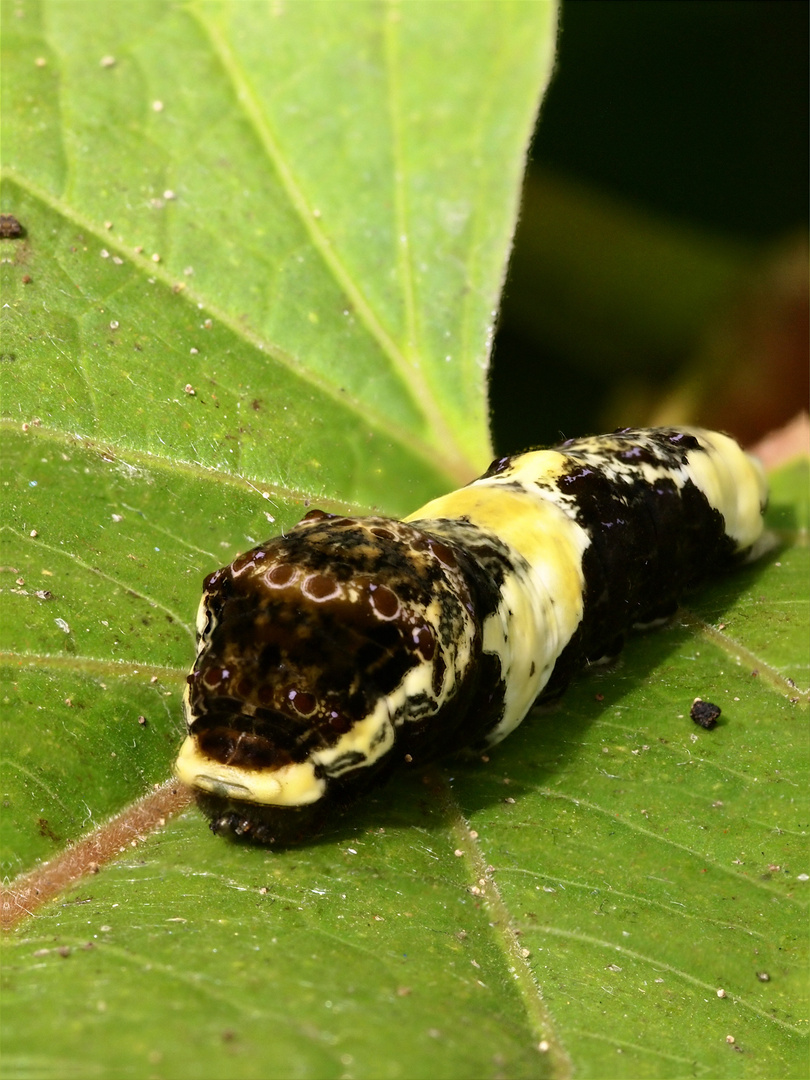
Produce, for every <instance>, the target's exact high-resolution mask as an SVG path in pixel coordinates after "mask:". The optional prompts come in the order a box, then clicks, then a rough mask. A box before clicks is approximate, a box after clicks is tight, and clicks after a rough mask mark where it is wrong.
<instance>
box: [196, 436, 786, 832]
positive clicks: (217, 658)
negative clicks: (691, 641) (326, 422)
mask: <svg viewBox="0 0 810 1080" xmlns="http://www.w3.org/2000/svg"><path fill="white" fill-rule="evenodd" d="M766 495H767V491H766V485H765V480H764V477H763V474H762V470H761V468H760V467H759V465H758V463H757V462H756V461H755V460H754V459H752V458H750V457H749V456H748V455H747V454H745V453H744V452H743V451H742V450H741V449H740V447H739V446H738V445H737V443H736V442H734V440H733V439H730V438H729V437H728V436H725V435H720V434H718V433H716V432H709V431H703V430H700V429H674V428H657V429H651V430H630V429H627V430H623V431H619V432H615V433H614V434H612V435H604V436H599V437H595V438H590V439H578V440H572V441H569V442H566V443H563V444H562V445H561V446H559V447H556V448H554V449H551V450H532V451H527V452H526V453H524V454H518V455H515V456H513V457H505V458H500V459H498V460H497V461H496V462H494V463H493V464H492V465H491V466H490V468H489V469H488V470H487V472H485V473H484V475H483V476H482V477H480V478H479V479H478V480H475V481H473V482H472V483H471V484H468V485H467V486H466V487H464V488H461V489H460V490H458V491H454V492H451V493H450V494H449V495H445V496H443V497H442V498H439V499H436V500H434V501H433V502H431V503H428V504H427V506H424V507H422V508H421V509H420V510H418V511H417V512H416V513H415V514H412V515H411V516H410V517H409V518H408V519H406V520H405V521H396V520H392V519H390V518H384V517H366V518H348V517H339V516H335V515H331V514H326V513H324V512H323V511H320V510H313V511H311V512H310V513H308V514H307V515H306V516H305V517H304V518H303V520H302V521H300V522H299V524H298V525H296V526H295V528H293V529H292V530H291V531H290V532H289V533H287V534H286V535H285V536H277V537H274V538H273V539H271V540H268V541H267V542H266V543H264V544H260V545H259V546H258V547H256V548H254V549H253V550H252V551H248V552H246V553H245V554H243V555H240V556H238V558H236V559H235V560H234V561H233V562H232V563H231V565H230V566H226V567H223V568H222V569H221V570H217V571H216V572H215V573H213V574H210V575H209V576H208V577H207V578H206V579H205V583H204V591H203V597H202V601H201V603H200V610H199V614H198V621H197V625H198V652H197V658H196V660H195V663H194V666H193V668H192V671H191V674H190V675H189V676H188V679H187V687H186V692H185V697H184V706H185V714H186V721H187V724H188V737H187V739H186V740H185V742H184V744H183V747H182V749H181V751H180V755H179V757H178V761H177V765H176V772H177V775H178V776H179V778H180V779H181V780H182V781H183V782H185V783H186V784H189V785H190V786H191V787H193V788H194V789H195V791H196V793H197V796H198V800H199V802H200V805H201V806H202V808H203V810H204V811H205V812H206V813H207V814H208V815H209V816H210V818H211V828H212V829H213V830H214V832H217V833H223V834H228V835H231V836H234V837H244V838H246V839H249V840H253V841H256V842H260V843H273V842H280V843H286V842H290V841H294V840H300V839H304V838H306V837H307V836H309V835H311V834H312V833H313V832H314V831H316V830H317V829H318V828H319V827H320V825H321V824H322V823H323V821H325V820H326V819H327V817H328V815H330V814H332V813H333V812H334V810H335V808H342V807H343V806H344V805H345V804H347V803H348V802H350V801H351V800H352V799H353V798H355V797H356V796H357V795H359V794H361V793H362V792H363V791H364V790H366V789H367V788H368V786H369V785H370V784H372V783H376V782H379V781H380V780H382V779H384V778H385V777H386V776H388V774H389V773H390V772H391V771H392V770H393V769H394V768H395V767H397V766H399V765H400V764H401V763H403V762H409V763H410V762H413V763H416V764H421V763H424V762H427V761H430V760H432V759H434V758H437V757H439V756H441V755H444V754H448V753H452V752H453V751H456V750H459V749H462V748H464V747H481V748H483V747H487V746H491V745H493V744H494V743H497V742H499V741H500V740H501V739H503V738H504V737H505V736H506V735H508V734H509V732H510V731H512V730H513V729H514V728H515V727H516V726H517V725H518V724H519V723H520V722H521V720H522V719H523V718H524V716H525V715H526V713H527V712H528V711H529V709H530V708H531V706H532V705H533V704H534V702H535V701H536V700H539V699H544V698H549V697H552V696H556V695H557V694H559V693H561V692H562V690H563V689H564V688H565V686H566V685H567V684H568V682H569V681H570V679H571V676H572V675H573V674H574V672H575V671H576V670H577V669H578V668H580V667H581V666H582V665H583V664H586V663H588V662H593V661H596V660H598V659H600V658H603V657H606V656H613V655H615V654H616V653H617V652H618V651H619V650H620V649H621V647H622V641H623V637H624V634H625V633H626V632H627V631H628V630H629V629H630V628H631V627H633V626H637V625H640V624H649V623H653V622H656V621H658V620H662V619H664V618H666V617H667V616H669V615H671V614H672V612H673V611H674V610H675V607H676V605H677V603H678V600H679V598H680V597H681V596H682V594H683V592H684V591H685V590H686V589H688V588H691V587H692V586H693V585H694V584H696V583H697V582H698V581H700V580H701V579H702V578H705V577H707V576H708V575H710V574H712V573H713V572H715V571H716V570H717V569H719V568H721V567H723V566H724V565H728V564H731V563H732V562H734V561H735V560H739V559H740V558H741V557H743V556H744V555H745V554H746V553H748V552H750V549H751V547H752V545H754V543H755V542H756V541H757V540H758V539H759V538H760V535H761V533H762V511H763V509H764V505H765V501H766Z"/></svg>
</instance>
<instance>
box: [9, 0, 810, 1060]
mask: <svg viewBox="0 0 810 1080" xmlns="http://www.w3.org/2000/svg"><path fill="white" fill-rule="evenodd" d="M101 12H103V17H101V14H100V13H101ZM554 17H555V15H554V10H553V7H552V6H551V5H546V4H537V3H536V4H509V3H501V4H486V3H479V4H465V5H457V4H444V3H432V4H424V5H423V4H418V3H409V4H403V5H393V4H392V5H387V6H382V5H377V4H361V3H352V4H341V3H330V4H309V3H306V2H300V0H299V2H297V3H290V4H278V5H270V6H267V5H254V4H252V3H246V2H242V3H240V4H189V5H167V4H163V3H147V2H137V3H133V4H115V5H103V6H101V5H99V6H96V5H89V4H73V3H54V4H47V3H43V4H41V5H34V4H32V5H30V6H29V5H25V6H23V5H22V4H21V3H20V4H14V5H8V6H4V7H3V19H4V23H3V49H4V57H3V77H4V80H7V81H6V85H5V86H4V91H3V109H4V111H3V125H4V144H3V188H2V210H3V212H13V213H15V214H16V215H17V217H18V218H19V219H20V221H21V222H22V224H23V226H24V228H25V230H26V235H25V236H24V237H23V238H22V239H20V240H15V241H11V240H2V241H0V258H2V262H0V272H2V286H3V300H4V304H7V305H8V307H7V308H6V312H7V318H6V320H5V323H4V327H3V349H2V352H3V355H4V356H5V357H8V359H6V360H4V362H3V364H2V367H0V374H1V375H2V378H3V383H2V395H3V397H2V403H3V411H4V417H5V419H4V421H3V424H4V426H3V429H2V438H3V448H2V469H3V477H2V479H3V484H4V485H5V486H3V487H2V491H3V526H4V529H3V533H2V536H3V557H2V566H3V593H2V596H3V616H2V619H0V634H2V646H1V647H2V653H3V660H4V666H5V669H6V678H5V682H4V688H3V693H2V698H3V703H4V706H5V708H4V709H3V711H2V724H3V728H2V731H3V756H4V759H5V762H4V770H3V776H4V812H3V831H2V858H3V866H4V873H6V874H8V875H9V876H14V875H16V874H18V873H20V872H22V871H25V870H27V869H30V868H34V870H35V871H36V870H37V868H38V867H41V861H42V860H44V859H48V858H51V857H54V856H58V855H60V854H61V853H63V852H64V851H65V850H66V847H67V845H69V844H70V843H72V842H73V841H76V840H78V839H79V838H80V837H82V836H83V835H85V834H87V833H88V832H89V833H91V835H92V834H93V832H94V830H98V829H99V828H101V827H102V826H103V824H104V822H105V819H106V818H107V817H109V815H112V814H120V813H121V812H122V811H123V812H126V811H127V809H128V808H129V807H130V806H131V805H132V803H133V800H134V799H136V797H137V796H139V795H141V794H143V793H144V792H147V791H149V790H150V789H151V786H152V785H153V784H155V783H157V782H160V781H161V780H163V779H165V778H166V776H167V775H168V774H169V771H170V768H171V762H172V759H173V757H174V754H175V753H176V749H177V745H178V743H179V740H180V738H181V729H182V721H181V717H180V709H179V693H180V689H181V687H182V682H183V676H184V673H185V671H186V669H187V667H188V665H189V663H190V659H191V652H192V641H191V637H192V627H193V618H194V610H195V607H196V603H197V600H198V598H199V592H200V581H201V578H202V576H203V575H204V574H205V573H207V572H209V571H210V570H211V569H213V568H214V567H216V566H217V565H220V564H222V563H224V562H226V561H228V560H229V559H230V558H231V557H232V556H233V555H234V554H235V553H236V552H237V551H238V550H239V549H242V548H245V547H247V546H250V545H251V544H252V543H254V542H256V541H258V540H261V539H263V538H265V537H266V536H267V535H269V534H271V533H273V532H276V531H278V530H279V529H282V528H286V527H288V526H290V525H291V524H292V523H294V522H295V521H296V520H297V518H298V517H300V515H301V512H302V510H303V508H304V507H305V506H306V505H308V504H310V503H311V502H312V501H313V500H317V501H318V502H320V503H321V504H323V505H326V506H327V507H332V506H334V507H345V508H347V509H353V510H362V509H365V508H369V507H380V508H382V509H384V510H385V511H387V512H390V513H402V512H407V511H409V510H411V509H413V508H414V507H415V506H416V505H418V504H419V502H420V501H422V500H424V499H425V498H427V497H429V496H431V495H433V494H435V493H437V492H439V491H441V490H443V489H446V488H448V487H449V486H452V485H453V484H455V483H457V482H459V481H460V480H462V479H466V478H468V477H469V476H471V475H472V474H473V473H474V472H475V471H476V470H477V469H479V468H480V467H481V466H482V465H483V464H485V463H486V458H487V455H488V452H489V447H488V436H487V431H486V423H485V420H486V405H485V386H484V370H485V367H486V362H487V356H488V347H489V336H490V334H491V326H492V320H493V312H494V310H495V307H496V305H497V297H498V292H499V288H500V283H501V280H502V276H503V269H504V262H505V257H506V253H507V249H508V246H509V237H510V235H511V230H512V227H513V224H514V217H515V213H516V204H517V194H518V189H519V183H520V175H521V169H522V160H523V152H524V149H525V146H526V143H527V140H528V137H529V134H530V131H531V127H532V122H533V117H534V111H535V109H536V104H537V100H538V97H539V94H540V91H541V89H542V86H543V85H544V83H545V81H546V79H547V78H548V73H549V69H550V63H551V55H552V53H551V50H552V44H553V24H554ZM38 60H44V61H45V63H44V65H43V64H38V63H37V61H38ZM110 60H112V61H113V62H110ZM155 102H160V103H162V108H160V109H157V108H155V107H154V103H155ZM167 191H170V192H172V193H173V195H174V197H173V198H172V197H168V196H167V195H166V194H165V193H166V192H167ZM106 222H110V223H111V224H110V228H107V227H106ZM136 247H142V249H143V250H142V251H140V252H138V251H136V250H135V249H136ZM104 251H106V252H107V257H105V256H104V255H103V252H104ZM152 254H159V255H160V261H159V262H153V261H152V259H151V256H152ZM116 260H119V261H116ZM186 269H190V270H192V271H193V272H192V273H188V274H186V273H185V271H186ZM26 277H27V278H28V279H30V280H28V281H26V280H25V278H26ZM182 286H184V287H182ZM192 350H196V351H194V352H192ZM447 357H449V358H450V359H449V360H448V359H447ZM186 387H189V390H188V391H187V390H186ZM192 390H193V391H194V393H193V394H192V393H191V391H192ZM774 489H775V497H774V500H773V502H774V506H773V509H772V515H773V516H772V521H773V524H774V527H775V528H776V529H777V530H778V535H779V540H780V544H781V547H780V548H779V549H778V550H776V551H775V552H774V553H772V554H771V556H769V557H768V559H767V560H765V561H763V562H762V563H760V564H757V565H754V566H751V567H749V568H746V569H745V570H744V571H743V572H742V573H741V574H738V575H736V576H734V577H729V578H728V579H724V580H723V581H721V582H719V583H718V584H717V585H716V586H715V587H713V588H712V589H710V590H709V591H708V592H707V593H705V594H703V595H702V596H701V597H700V600H699V602H697V601H696V606H695V607H694V608H693V609H692V611H691V613H689V614H685V615H684V616H683V618H681V619H678V620H676V621H675V622H674V623H673V625H672V626H671V627H669V628H666V629H665V630H663V631H662V632H660V633H658V634H652V635H649V636H646V637H644V638H639V639H637V640H635V641H633V642H632V643H631V645H630V646H629V647H628V650H627V653H626V655H625V658H624V660H623V661H622V663H621V665H620V666H619V667H617V668H616V669H614V670H612V671H609V672H606V673H604V674H603V675H601V676H599V677H590V678H586V679H583V680H581V681H580V682H579V683H578V685H577V686H576V687H574V689H573V690H572V692H571V693H570V694H569V695H568V696H567V697H566V698H565V699H564V700H563V703H562V705H560V706H559V707H558V708H557V710H556V711H553V712H551V713H547V714H545V715H539V714H538V715H533V716H532V717H531V718H530V719H529V720H528V721H527V722H526V723H525V724H524V725H523V727H522V728H521V729H520V730H519V731H518V732H517V733H516V734H515V735H514V736H512V737H511V738H510V739H509V740H507V742H506V743H505V744H504V745H503V746H502V747H500V748H498V749H497V750H496V751H494V752H493V753H492V755H491V760H490V761H489V762H473V763H469V762H468V763H464V762H458V763H456V762H453V763H450V765H449V766H447V767H445V768H442V769H437V770H435V771H434V772H432V773H429V774H427V775H425V776H424V777H422V776H421V775H419V776H403V777H400V778H398V779H397V780H396V781H395V782H394V783H392V784H391V785H390V786H389V787H387V788H386V789H385V790H383V791H381V792H379V793H378V794H376V795H374V796H372V797H371V798H369V800H368V801H367V803H366V804H364V805H363V806H361V807H359V808H358V811H357V814H356V816H355V817H352V818H351V819H350V820H347V821H346V822H344V823H342V824H336V825H335V827H334V829H333V831H332V832H331V833H329V834H327V835H326V836H325V837H323V838H321V839H320V840H319V841H318V842H316V843H313V844H312V845H310V846H307V847H304V848H301V849H297V850H290V851H285V852H269V851H264V850H258V849H250V848H242V847H238V846H233V845H229V844H227V843H224V842H221V841H218V840H216V839H214V838H212V837H211V836H210V834H209V833H208V831H207V829H206V827H205V823H204V821H203V820H202V818H201V817H200V816H199V815H198V813H197V812H196V811H195V810H188V811H187V812H186V813H184V814H182V815H181V816H179V817H175V818H172V819H170V820H168V821H167V823H166V825H165V827H164V828H163V829H161V830H159V831H157V832H153V833H151V834H150V835H149V836H148V837H147V838H146V839H143V838H141V837H139V836H136V837H134V838H133V839H132V840H131V841H130V839H129V837H128V836H126V835H125V834H123V833H122V834H120V844H121V848H122V852H121V857H120V858H118V859H117V860H115V861H113V862H111V863H110V864H108V865H107V866H106V867H104V868H103V870H102V872H101V873H99V874H98V875H92V876H91V875H88V876H86V877H84V878H83V879H82V880H80V881H79V882H78V883H77V884H75V885H73V886H69V887H68V886H63V887H61V888H60V889H59V890H58V892H57V895H56V897H55V899H53V900H52V901H51V902H50V903H48V904H45V905H42V906H39V907H37V909H36V913H35V916H34V917H33V918H30V919H27V920H25V921H22V922H20V923H19V924H18V926H17V928H16V929H15V931H14V932H13V933H11V934H9V935H7V936H6V942H5V960H4V964H3V979H4V996H3V1017H4V1021H5V1024H6V1036H5V1040H4V1075H8V1076H9V1077H12V1076H22V1075H25V1076H26V1077H57V1076H58V1077H64V1076H71V1075H78V1076H87V1075H97V1076H112V1075H121V1074H126V1075H132V1076H167V1077H186V1076H188V1077H194V1078H197V1077H210V1078H212V1080H213V1078H215V1077H219V1076H224V1075H227V1076H233V1077H258V1076H261V1077H288V1076H316V1077H321V1076H324V1077H327V1076H329V1077H331V1076H334V1077H340V1076H346V1077H350V1076H356V1077H374V1078H376V1077H397V1076H408V1077H421V1076H424V1077H428V1076H429V1077H465V1076H516V1077H518V1076H532V1077H536V1076H545V1075H554V1076H564V1075H567V1074H569V1073H570V1072H571V1071H572V1070H573V1069H574V1068H575V1069H576V1070H577V1072H578V1074H579V1075H584V1076H589V1075H590V1076H609V1075H622V1076H631V1075H632V1076H673V1077H675V1076H681V1075H683V1074H685V1073H686V1072H687V1071H688V1072H689V1074H690V1075H691V1074H693V1073H696V1074H698V1075H704V1076H737V1075H745V1076H759V1077H768V1076H772V1075H775V1074H777V1073H778V1074H779V1075H781V1076H798V1075H801V1072H802V1069H803V1065H804V1058H803V1057H802V1052H801V1050H800V1048H799V1035H798V1020H797V1017H798V1016H799V1015H800V1013H801V999H802V995H803V993H804V990H803V971H804V966H803V963H804V962H803V960H802V958H801V955H800V954H801V950H802V948H803V946H804V944H805V937H806V935H805V933H804V923H803V922H800V921H799V918H797V912H799V910H800V909H799V904H800V902H801V899H802V898H803V891H806V888H807V883H806V881H805V880H803V875H804V876H805V877H806V873H805V871H806V863H805V862H803V861H802V858H803V856H805V855H806V850H805V849H804V848H802V847H801V846H800V845H801V839H800V835H801V829H802V828H803V827H804V825H803V824H802V813H803V811H804V808H805V802H806V801H805V800H804V797H803V791H804V789H803V787H802V786H801V785H802V784H803V777H804V775H805V772H804V771H803V770H805V769H806V760H805V759H806V750H807V739H806V736H805V734H804V728H803V726H802V720H804V719H805V718H806V708H807V694H806V691H805V690H797V689H796V688H795V686H792V685H791V684H790V682H788V679H790V680H792V682H793V683H797V684H798V685H799V686H800V687H805V686H806V685H807V674H808V666H807V662H806V635H805V633H804V628H805V627H806V625H807V622H808V617H807V604H806V601H805V600H804V599H803V598H802V597H803V592H802V590H803V588H804V582H806V562H807V558H806V556H807V550H806V539H803V537H806V533H802V532H801V528H800V525H801V523H802V522H804V523H806V521H807V510H806V506H805V507H804V508H802V504H801V499H802V497H803V495H804V492H805V491H806V473H801V472H799V471H798V470H792V471H786V472H785V473H783V474H782V475H781V476H779V477H777V478H776V480H775V484H774ZM32 533H35V535H32ZM803 545H804V546H803ZM805 591H806V590H805ZM786 600H787V601H790V603H791V604H792V607H790V609H789V611H788V610H787V605H786V603H785V602H786ZM802 605H804V606H802ZM721 624H723V627H724V628H723V629H721V628H720V626H721ZM754 670H756V671H758V674H757V675H756V676H753V675H752V674H751V672H752V671H754ZM698 695H699V696H703V697H707V698H710V699H711V700H714V701H717V702H718V703H719V704H721V705H722V706H723V709H724V712H723V718H722V720H721V724H720V726H719V727H718V728H717V729H716V730H715V731H714V732H703V731H700V730H699V729H697V728H696V727H695V726H694V725H693V724H692V723H691V721H690V720H689V718H688V712H689V706H690V704H691V702H692V699H693V698H694V697H695V696H698ZM735 699H739V700H735ZM793 699H798V700H796V701H794V700H793ZM139 717H140V718H143V721H144V722H140V721H139ZM68 850H69V849H68ZM46 877H47V874H44V873H40V877H39V879H38V880H39V882H40V884H41V885H43V886H44V885H45V884H47V882H46V881H45V878H46ZM616 969H621V970H616ZM757 972H760V973H762V972H767V973H768V975H769V976H770V979H769V981H768V982H764V981H760V980H759V979H758V978H757ZM658 980H661V981H658ZM719 987H723V988H724V989H725V991H726V994H727V996H726V998H725V999H720V998H718V997H717V996H716V990H717V988H719ZM729 1034H733V1035H734V1037H735V1040H736V1041H735V1042H734V1043H733V1044H731V1043H728V1042H727V1041H726V1036H727V1035H729ZM46 1036H47V1037H46ZM540 1046H542V1049H538V1047H540Z"/></svg>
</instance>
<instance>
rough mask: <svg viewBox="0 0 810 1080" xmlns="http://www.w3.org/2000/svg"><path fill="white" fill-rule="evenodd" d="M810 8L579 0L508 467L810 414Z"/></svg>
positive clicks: (529, 233)
mask: <svg viewBox="0 0 810 1080" xmlns="http://www.w3.org/2000/svg"><path fill="white" fill-rule="evenodd" d="M807 34H808V9H807V7H806V5H803V4H795V3H791V2H781V0H776V2H774V3H769V4H759V3H750V2H746V0H744V2H730V3H726V2H722V3H721V2H715V0H709V2H704V0H694V2H693V0H683V2H682V0H672V2H670V0H659V2H657V3H655V4H650V3H646V2H643V0H611V2H610V3H602V2H600V0H575V2H573V3H568V4H564V5H563V9H562V18H561V36H560V53H559V61H558V65H557V69H556V72H555V77H554V79H553V81H552V83H551V86H550V88H549V93H548V96H547V99H546V101H545V102H544V105H543V112H542V117H541V122H540V124H539V126H538V129H537V133H536V136H535V140H534V144H533V149H532V155H531V160H530V164H529V172H528V177H527V182H526V190H525V200H524V206H523V212H522V215H521V220H520V223H519V227H518V231H517V235H516V238H515V248H514V253H513V257H512V262H511V266H510V274H509V278H508V280H507V285H506V291H505V296H504V304H503V309H502V317H501V320H500V324H499V331H498V337H497V339H496V349H495V362H494V365H493V383H492V403H493V422H494V439H495V443H496V445H497V447H498V449H499V451H501V452H505V451H506V450H508V449H510V448H513V447H515V446H522V445H527V444H529V443H532V442H534V443H538V442H539V443H542V442H553V441H554V440H556V439H559V437H560V435H561V434H564V435H565V436H566V437H574V436H576V435H580V434H582V433H584V432H590V431H598V430H607V429H609V428H611V427H615V426H619V425H633V424H639V423H653V424H654V423H662V422H663V423H687V422H692V423H705V424H708V425H714V426H717V427H720V428H723V429H725V430H728V431H731V432H733V433H734V434H735V435H737V436H738V438H741V439H743V440H744V441H745V442H746V443H747V444H752V443H754V442H756V441H757V440H758V439H760V438H762V436H763V435H764V434H766V433H767V432H768V431H770V430H772V429H773V428H775V427H778V426H780V425H782V424H784V423H785V422H786V421H788V420H789V419H790V418H791V417H792V416H793V415H794V414H795V413H796V412H797V411H798V410H799V409H801V408H805V409H806V408H807V402H808V370H810V364H808V346H807V342H808V247H807V188H808V166H807V161H808V152H807V151H808V146H807V131H808V115H807V94H806V85H807V76H808V61H807V49H806V42H807Z"/></svg>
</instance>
